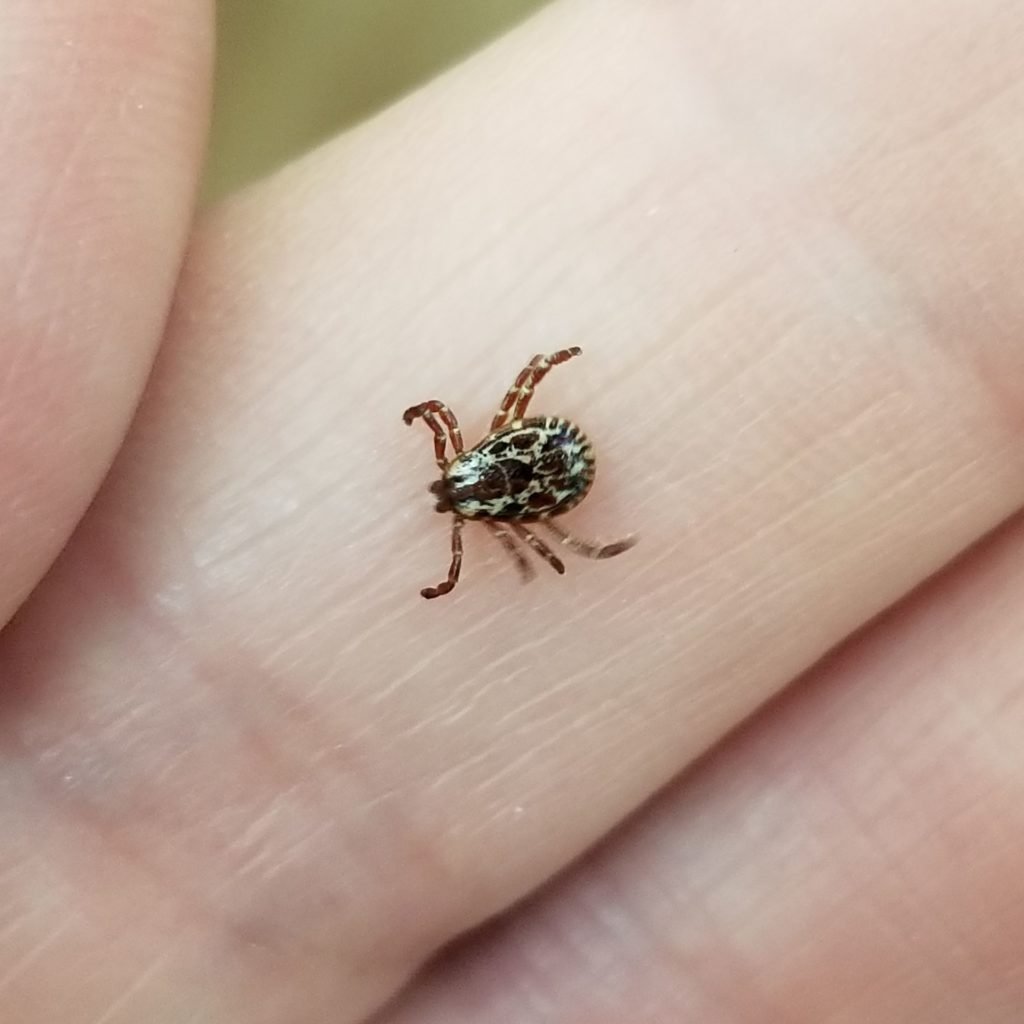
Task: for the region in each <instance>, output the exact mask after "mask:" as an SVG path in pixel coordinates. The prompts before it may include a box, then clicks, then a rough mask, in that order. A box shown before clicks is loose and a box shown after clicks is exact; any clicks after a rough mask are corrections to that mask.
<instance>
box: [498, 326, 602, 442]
mask: <svg viewBox="0 0 1024 1024" xmlns="http://www.w3.org/2000/svg"><path fill="white" fill-rule="evenodd" d="M582 351H583V350H582V349H581V348H579V347H577V346H573V347H572V348H563V349H562V350H561V351H559V352H554V353H552V354H551V355H549V356H545V355H538V356H534V357H533V358H532V359H531V360H530V365H529V366H527V367H525V368H524V369H523V370H522V371H521V372H520V374H519V376H518V377H516V379H515V383H514V384H513V385H512V387H510V388H509V389H508V391H507V392H506V393H505V397H504V398H503V399H502V401H501V406H500V407H499V409H498V411H497V412H496V413H495V415H494V419H493V420H492V421H491V431H492V432H493V431H495V430H497V429H498V428H499V427H503V426H505V424H506V423H510V422H511V421H512V420H520V419H522V418H523V417H524V416H525V415H526V407H527V406H528V405H529V404H530V399H531V398H532V397H533V392H534V389H535V388H536V387H537V385H538V384H539V383H540V382H541V381H542V380H543V379H544V378H545V377H546V376H547V374H548V370H550V369H551V367H552V366H558V364H559V363H564V362H566V361H567V360H569V359H572V357H573V356H578V355H579V354H580V353H581V352H582Z"/></svg>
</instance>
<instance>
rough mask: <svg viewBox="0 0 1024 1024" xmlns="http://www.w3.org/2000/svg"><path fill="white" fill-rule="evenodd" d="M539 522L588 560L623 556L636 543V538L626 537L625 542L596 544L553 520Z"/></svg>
mask: <svg viewBox="0 0 1024 1024" xmlns="http://www.w3.org/2000/svg"><path fill="white" fill-rule="evenodd" d="M539 522H541V523H543V524H544V525H545V526H546V527H547V528H548V529H549V530H550V531H551V532H552V533H553V534H554V535H555V536H556V537H557V538H558V539H559V541H560V542H561V543H562V544H564V545H565V546H566V547H567V548H569V549H570V550H571V551H575V552H576V554H578V555H583V556H584V557H586V558H611V557H612V556H613V555H621V554H622V552H623V551H628V550H629V549H630V548H631V547H632V546H633V545H634V544H635V543H636V537H626V538H625V539H624V540H617V541H614V542H613V543H611V544H594V543H593V542H592V541H589V540H580V538H579V537H574V536H573V535H572V534H571V533H569V532H568V531H566V530H564V529H563V528H562V527H561V526H559V525H558V523H556V522H555V521H554V520H552V519H541V520H539Z"/></svg>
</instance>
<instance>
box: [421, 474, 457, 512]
mask: <svg viewBox="0 0 1024 1024" xmlns="http://www.w3.org/2000/svg"><path fill="white" fill-rule="evenodd" d="M427 490H428V491H429V492H430V493H431V494H433V495H434V497H435V498H437V504H436V505H435V506H434V511H435V512H451V510H452V498H451V495H450V494H449V493H448V485H447V483H445V481H444V480H443V479H442V480H435V481H434V482H433V483H432V484H431V485H430V486H429V487H428V488H427Z"/></svg>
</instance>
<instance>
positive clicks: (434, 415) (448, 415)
mask: <svg viewBox="0 0 1024 1024" xmlns="http://www.w3.org/2000/svg"><path fill="white" fill-rule="evenodd" d="M417 417H422V419H423V421H424V423H426V425H427V426H428V427H430V429H431V430H432V431H433V432H434V458H435V459H437V464H438V466H440V467H441V469H445V468H446V467H447V465H448V460H447V459H446V458H445V447H444V446H445V441H446V438H445V433H444V430H443V429H442V428H441V423H438V417H440V418H441V421H442V422H443V423H444V425H445V426H446V427H447V428H448V434H449V435H450V437H451V442H452V448H453V449H454V450H455V454H456V455H458V454H459V453H460V452H461V451H462V431H461V430H460V429H459V421H458V420H457V419H456V418H455V413H453V412H452V411H451V409H449V408H448V406H447V405H445V404H444V402H439V401H438V400H437V399H436V398H432V399H431V400H430V401H429V402H421V403H420V404H419V405H414V406H411V407H410V408H408V409H406V410H405V412H403V413H402V419H403V420H405V422H406V425H408V424H411V423H412V421H413V420H414V419H416V418H417Z"/></svg>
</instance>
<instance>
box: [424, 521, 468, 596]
mask: <svg viewBox="0 0 1024 1024" xmlns="http://www.w3.org/2000/svg"><path fill="white" fill-rule="evenodd" d="M464 522H465V520H464V519H463V518H462V516H455V517H454V518H453V520H452V562H451V565H449V566H448V579H446V580H445V581H444V583H438V585H437V586H436V587H424V588H423V589H422V590H421V591H420V593H421V594H422V595H423V596H424V597H426V598H432V597H440V596H441V595H442V594H449V593H451V591H453V590H454V589H455V584H456V583H458V582H459V573H460V572H462V524H463V523H464Z"/></svg>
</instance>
